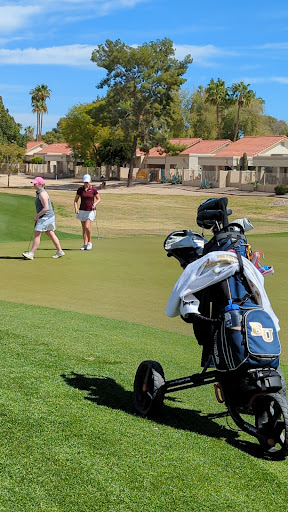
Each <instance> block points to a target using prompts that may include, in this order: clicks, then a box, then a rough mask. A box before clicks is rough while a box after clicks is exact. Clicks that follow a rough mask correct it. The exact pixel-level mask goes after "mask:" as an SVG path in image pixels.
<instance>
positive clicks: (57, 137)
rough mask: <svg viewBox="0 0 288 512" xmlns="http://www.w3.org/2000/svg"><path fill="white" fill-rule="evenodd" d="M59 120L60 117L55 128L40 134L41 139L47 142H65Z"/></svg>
mask: <svg viewBox="0 0 288 512" xmlns="http://www.w3.org/2000/svg"><path fill="white" fill-rule="evenodd" d="M61 121H62V118H61V119H59V121H58V123H57V126H56V128H52V130H50V131H49V132H46V133H45V134H44V135H42V140H43V141H44V142H46V143H47V144H54V143H57V142H66V140H65V138H64V135H63V133H62V132H61Z"/></svg>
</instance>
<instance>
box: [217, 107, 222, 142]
mask: <svg viewBox="0 0 288 512" xmlns="http://www.w3.org/2000/svg"><path fill="white" fill-rule="evenodd" d="M216 118H217V131H218V139H219V140H220V139H221V126H220V111H219V105H216Z"/></svg>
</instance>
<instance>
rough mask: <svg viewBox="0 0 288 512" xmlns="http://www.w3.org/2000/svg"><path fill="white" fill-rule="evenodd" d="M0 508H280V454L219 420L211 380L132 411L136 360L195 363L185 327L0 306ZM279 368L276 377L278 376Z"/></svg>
mask: <svg viewBox="0 0 288 512" xmlns="http://www.w3.org/2000/svg"><path fill="white" fill-rule="evenodd" d="M0 307H1V313H2V314H1V317H0V329H1V340H2V343H1V345H2V350H1V361H2V363H1V366H2V367H1V372H0V382H1V409H0V418H1V434H2V435H1V443H0V453H1V460H2V466H1V474H0V482H1V486H0V510H3V511H5V512H15V511H17V512H18V511H19V512H20V511H21V512H31V511H34V510H35V511H37V512H38V511H41V510H43V511H45V512H52V511H53V512H92V511H93V512H94V511H95V512H116V511H117V512H118V511H119V512H135V510H137V511H138V510H139V511H141V512H151V511H153V512H164V511H165V512H166V511H168V512H183V511H186V510H187V511H188V510H189V511H191V512H194V511H195V512H196V511H197V512H198V511H207V512H208V511H209V512H219V510H221V511H227V512H228V511H229V512H230V511H232V512H234V511H235V512H236V511H237V512H238V511H239V510H245V511H247V512H255V511H256V512H263V510H271V511H272V508H273V510H285V507H286V505H287V498H288V492H287V485H286V482H287V476H288V475H287V472H288V467H287V463H286V462H285V461H282V462H281V461H280V462H271V461H268V460H264V459H262V458H261V452H260V449H259V445H258V443H257V442H256V441H254V439H253V438H251V437H249V436H246V435H245V434H244V433H240V434H239V435H238V434H237V433H236V432H235V431H234V430H231V429H230V428H229V426H228V425H227V422H226V420H227V419H226V415H225V408H224V406H223V405H221V404H218V403H217V401H216V399H215V396H214V391H213V387H212V386H205V387H202V388H196V389H194V390H187V391H182V392H179V393H177V394H175V395H171V396H170V399H168V398H169V397H167V400H166V401H165V406H164V408H163V411H162V414H161V416H159V419H158V420H157V421H149V420H146V419H142V418H139V417H136V416H134V415H133V410H132V393H131V391H132V388H133V379H134V374H135V371H136V368H137V366H138V364H139V363H140V361H141V360H143V359H147V358H152V359H155V360H159V361H160V362H161V363H162V365H163V368H164V371H165V373H166V377H167V378H174V377H178V376H184V375H188V374H190V373H192V372H194V371H198V364H197V362H198V361H199V358H200V350H199V347H198V346H197V345H196V344H195V345H192V344H191V341H190V338H189V337H187V336H185V335H180V334H177V335H176V334H175V333H173V334H172V333H170V332H167V331H164V330H160V329H153V328H150V327H146V326H140V325H136V324H131V323H129V322H121V321H117V320H109V319H105V318H101V317H96V316H90V315H83V314H80V313H73V312H65V311H60V310H57V309H49V308H42V307H37V308H36V307H35V306H26V305H18V304H11V303H10V304H9V303H6V302H2V303H1V304H0ZM286 375H287V374H286Z"/></svg>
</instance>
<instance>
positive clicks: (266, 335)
mask: <svg viewBox="0 0 288 512" xmlns="http://www.w3.org/2000/svg"><path fill="white" fill-rule="evenodd" d="M249 325H250V327H251V334H252V336H262V338H263V340H264V341H266V342H267V343H272V341H273V329H272V328H266V327H263V326H262V324H260V322H249Z"/></svg>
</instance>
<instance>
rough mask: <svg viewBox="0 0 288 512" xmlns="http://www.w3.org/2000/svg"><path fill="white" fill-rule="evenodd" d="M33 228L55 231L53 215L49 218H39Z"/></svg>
mask: <svg viewBox="0 0 288 512" xmlns="http://www.w3.org/2000/svg"><path fill="white" fill-rule="evenodd" d="M34 229H35V231H55V229H56V225H55V215H54V216H53V217H49V219H43V218H40V219H39V220H38V222H37V224H36V226H35V228H34Z"/></svg>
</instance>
